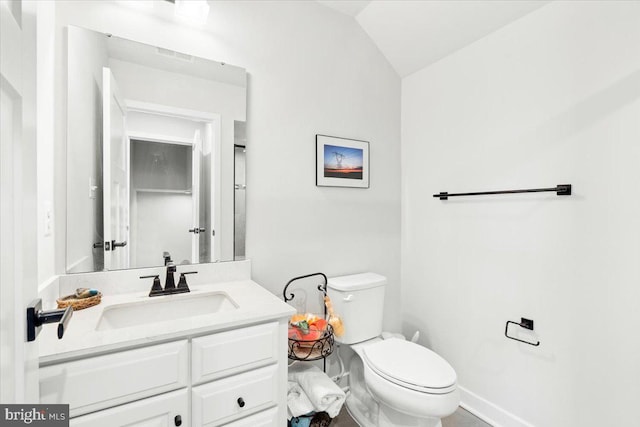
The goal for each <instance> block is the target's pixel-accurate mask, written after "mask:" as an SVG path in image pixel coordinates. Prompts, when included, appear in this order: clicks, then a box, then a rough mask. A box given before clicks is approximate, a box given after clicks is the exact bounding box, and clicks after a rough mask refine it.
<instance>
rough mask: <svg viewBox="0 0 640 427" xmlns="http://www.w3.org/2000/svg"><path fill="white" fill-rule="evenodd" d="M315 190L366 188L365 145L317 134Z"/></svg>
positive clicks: (366, 151)
mask: <svg viewBox="0 0 640 427" xmlns="http://www.w3.org/2000/svg"><path fill="white" fill-rule="evenodd" d="M316 186H318V187H349V188H369V142H368V141H360V140H357V139H349V138H340V137H337V136H329V135H321V134H317V135H316Z"/></svg>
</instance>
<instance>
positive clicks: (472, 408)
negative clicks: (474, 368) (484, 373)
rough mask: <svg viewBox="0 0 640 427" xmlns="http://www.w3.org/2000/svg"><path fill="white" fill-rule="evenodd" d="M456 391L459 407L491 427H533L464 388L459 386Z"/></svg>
mask: <svg viewBox="0 0 640 427" xmlns="http://www.w3.org/2000/svg"><path fill="white" fill-rule="evenodd" d="M458 389H459V390H460V406H462V407H463V408H464V409H466V410H467V411H469V412H471V413H472V414H473V415H475V416H476V417H478V418H480V419H481V420H483V421H484V422H486V423H488V424H491V425H492V426H493V427H535V426H534V425H533V424H530V423H528V422H526V421H525V420H523V419H522V418H520V417H517V416H515V415H514V414H512V413H511V412H509V411H506V410H505V409H503V408H501V407H500V406H498V405H495V404H493V403H491V402H489V401H488V400H486V399H484V398H482V397H480V396H478V395H477V394H475V393H473V392H471V391H469V390H467V389H466V388H464V387H460V386H459V387H458Z"/></svg>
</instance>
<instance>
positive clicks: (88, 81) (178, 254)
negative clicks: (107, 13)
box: [66, 26, 246, 273]
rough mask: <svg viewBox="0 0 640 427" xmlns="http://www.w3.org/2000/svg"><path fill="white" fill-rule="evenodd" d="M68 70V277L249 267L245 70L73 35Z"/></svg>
mask: <svg viewBox="0 0 640 427" xmlns="http://www.w3.org/2000/svg"><path fill="white" fill-rule="evenodd" d="M67 71H68V93H67V118H68V123H67V236H66V241H67V254H66V255H67V256H66V262H67V264H66V270H67V272H68V273H76V272H87V271H100V270H114V269H123V268H138V267H149V266H161V265H165V264H166V263H167V262H174V263H176V264H190V263H200V262H217V261H229V260H233V259H244V230H245V225H244V224H245V212H244V194H245V191H246V185H245V183H244V174H245V163H244V151H245V150H246V137H245V124H246V121H245V120H246V117H245V116H246V73H245V71H244V70H243V69H242V68H238V67H234V66H231V65H228V64H223V63H219V62H215V61H210V60H205V59H202V58H196V57H192V56H189V55H185V54H181V53H178V52H173V51H169V50H166V49H161V48H156V47H153V46H149V45H145V44H142V43H137V42H133V41H130V40H125V39H121V38H117V37H113V36H109V35H105V34H101V33H97V32H94V31H90V30H86V29H82V28H77V27H71V26H70V27H68V68H67ZM238 146H242V150H243V151H242V155H241V156H239V155H238Z"/></svg>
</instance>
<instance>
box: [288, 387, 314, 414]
mask: <svg viewBox="0 0 640 427" xmlns="http://www.w3.org/2000/svg"><path fill="white" fill-rule="evenodd" d="M287 406H288V407H289V415H290V417H289V418H291V417H299V416H300V415H305V414H308V413H309V412H313V409H314V408H313V403H311V401H310V400H309V398H308V397H307V395H306V394H305V392H304V391H303V390H302V387H300V384H298V383H297V382H295V381H289V384H288V391H287Z"/></svg>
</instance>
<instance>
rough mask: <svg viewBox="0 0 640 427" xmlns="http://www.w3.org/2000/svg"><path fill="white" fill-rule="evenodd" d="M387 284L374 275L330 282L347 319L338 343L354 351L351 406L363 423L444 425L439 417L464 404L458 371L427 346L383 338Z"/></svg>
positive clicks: (412, 426)
mask: <svg viewBox="0 0 640 427" xmlns="http://www.w3.org/2000/svg"><path fill="white" fill-rule="evenodd" d="M385 284H386V279H385V278H384V277H383V276H380V275H377V274H375V273H364V274H357V275H351V276H342V277H336V278H330V279H329V281H328V294H329V296H330V298H331V299H332V301H333V302H334V309H335V311H336V312H337V313H338V314H340V315H341V316H343V322H344V329H345V334H344V336H343V337H338V338H337V341H338V342H340V343H342V344H343V345H344V344H347V345H349V346H350V347H351V349H352V350H353V351H354V352H355V355H354V356H353V357H352V359H351V362H350V365H349V389H350V394H349V396H348V397H347V410H348V411H349V413H350V414H351V416H352V418H353V419H354V420H355V421H356V422H357V423H358V424H359V425H360V426H362V427H391V426H393V427H441V426H442V423H441V421H440V419H441V418H443V417H446V416H448V415H451V414H452V413H453V412H455V410H456V408H457V407H458V405H459V403H460V394H459V391H458V388H457V384H456V381H457V378H456V373H455V371H454V369H453V368H452V367H451V365H449V363H447V361H446V360H444V359H443V358H442V357H440V356H439V355H438V354H436V353H435V352H433V351H431V350H429V349H428V348H426V347H423V346H421V345H419V344H416V343H413V342H410V341H405V340H403V339H398V338H390V339H386V340H383V339H381V338H380V337H379V335H380V334H381V332H382V331H381V329H382V314H381V313H382V308H383V307H382V306H383V302H384V285H385ZM365 319H366V321H365ZM372 324H373V325H376V326H375V327H372V326H371V325H372Z"/></svg>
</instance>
